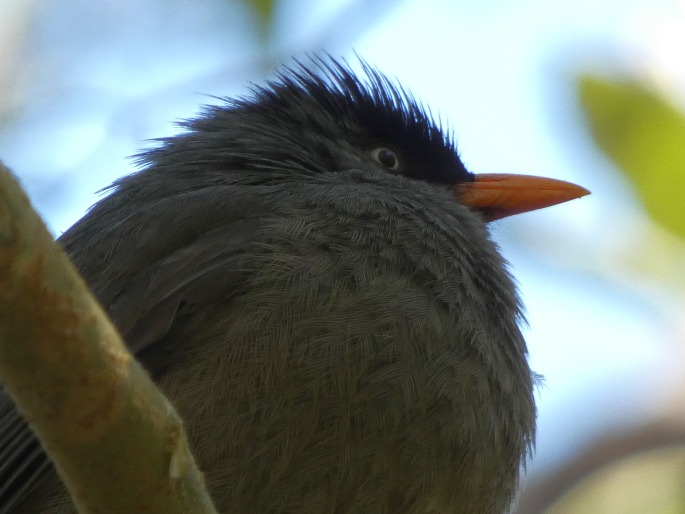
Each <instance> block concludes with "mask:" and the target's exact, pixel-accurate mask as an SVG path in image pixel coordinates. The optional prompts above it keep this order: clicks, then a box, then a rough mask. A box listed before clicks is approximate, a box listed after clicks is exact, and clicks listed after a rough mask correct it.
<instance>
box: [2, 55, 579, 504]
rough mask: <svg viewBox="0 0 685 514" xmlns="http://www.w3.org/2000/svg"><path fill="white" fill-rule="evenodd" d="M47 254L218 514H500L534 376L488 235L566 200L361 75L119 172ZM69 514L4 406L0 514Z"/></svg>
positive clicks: (305, 80) (329, 74)
mask: <svg viewBox="0 0 685 514" xmlns="http://www.w3.org/2000/svg"><path fill="white" fill-rule="evenodd" d="M137 159H138V160H137V163H138V166H139V169H138V170H136V171H135V172H133V173H131V174H129V175H126V176H124V177H123V178H120V179H118V180H116V181H115V182H114V183H113V184H112V185H111V186H110V187H109V188H108V189H107V195H106V196H104V198H102V199H100V200H99V201H98V202H97V203H96V204H95V205H94V206H93V207H92V208H91V209H90V210H89V211H88V212H87V214H86V215H85V216H84V217H83V218H82V219H81V220H80V221H78V222H76V223H75V224H74V225H73V226H72V227H71V228H70V229H68V230H67V231H66V232H65V233H64V234H62V235H61V236H60V237H59V238H58V243H59V244H60V245H61V246H62V248H63V249H64V250H65V251H66V253H67V254H68V255H69V256H70V258H71V260H72V262H73V264H74V265H75V267H76V269H77V270H78V271H79V273H80V274H81V275H82V276H83V277H84V279H85V280H86V282H87V284H88V285H89V287H90V289H91V291H92V292H93V294H94V295H95V297H96V298H97V299H98V301H99V302H100V303H101V305H102V306H103V308H104V309H105V311H106V312H107V314H108V315H109V317H110V319H111V320H112V322H113V324H114V325H115V327H116V328H117V329H118V331H119V332H120V334H121V335H122V337H123V338H124V340H125V341H126V344H127V346H128V348H129V349H130V350H131V352H132V353H133V354H134V355H135V356H136V358H137V359H138V360H139V361H140V362H141V363H142V364H143V365H144V366H145V368H146V369H147V371H148V372H149V373H150V375H151V377H152V378H153V379H154V380H155V382H156V383H157V385H158V386H159V388H160V389H161V390H162V392H163V393H164V394H165V395H166V396H167V398H169V399H170V401H171V402H172V404H173V405H174V406H175V407H176V409H177V410H178V412H179V413H180V415H181V417H182V419H183V420H184V425H185V428H186V430H187V433H188V438H189V442H190V447H191V450H192V451H193V453H194V455H195V457H196V459H197V462H198V466H199V467H200V469H201V471H202V472H203V474H204V476H205V480H206V484H207V487H208V490H209V492H210V495H211V497H212V499H213V501H214V502H215V505H216V507H217V509H218V510H219V511H220V512H231V513H302V514H308V513H312V514H313V513H350V514H356V513H373V514H385V513H387V514H390V513H393V514H397V513H464V514H469V513H474V514H475V513H478V514H501V513H504V512H507V511H508V509H509V508H510V505H511V504H512V501H514V499H515V496H516V491H517V487H518V483H519V480H520V473H521V469H522V467H523V466H525V464H526V462H527V461H528V460H529V458H530V455H531V454H532V451H533V447H534V440H535V429H536V406H535V401H534V388H535V385H536V382H537V375H536V374H535V373H534V372H533V371H532V370H531V368H530V366H529V363H528V351H527V348H526V343H525V340H524V337H523V335H522V332H521V324H522V323H523V322H524V314H523V307H522V304H521V300H520V298H519V295H518V293H517V289H516V284H515V282H514V279H513V277H512V275H511V272H510V271H509V265H508V264H507V262H506V261H505V259H504V257H503V256H502V254H501V252H500V250H499V248H498V246H497V245H496V243H495V242H494V241H493V239H492V237H491V235H490V231H489V223H491V222H492V221H495V220H499V219H502V218H504V217H506V216H510V215H513V214H519V213H522V212H527V211H530V210H533V209H538V208H543V207H547V206H551V205H554V204H557V203H561V202H564V201H567V200H571V199H575V198H579V197H581V196H584V195H586V194H588V193H589V192H588V191H587V190H586V189H584V188H582V187H580V186H576V185H574V184H570V183H568V182H564V181H560V180H553V179H547V178H542V177H533V176H526V175H506V174H475V173H472V172H470V171H469V170H467V168H466V167H465V165H464V163H463V162H462V160H461V158H460V156H459V153H458V151H457V147H456V143H455V139H454V137H453V135H452V132H451V131H450V130H449V129H448V128H446V127H444V126H443V124H442V122H440V121H436V119H435V117H433V116H432V115H431V111H430V110H429V109H428V108H426V107H424V105H423V104H422V103H421V102H420V101H418V100H417V99H416V98H415V97H414V96H413V95H412V94H411V93H410V92H409V91H408V90H406V89H405V88H404V87H403V86H402V85H401V84H399V83H398V82H397V81H396V80H394V79H390V78H388V77H387V76H386V75H384V74H383V73H381V72H380V71H378V69H377V68H375V67H373V66H371V65H370V64H368V63H367V62H366V61H364V60H363V59H361V58H359V62H358V63H354V64H350V63H349V62H348V61H346V60H341V59H335V58H333V57H331V56H328V55H327V56H324V57H316V56H313V57H310V58H309V60H307V61H303V60H299V61H296V62H295V64H292V65H288V66H285V67H284V68H282V70H281V71H280V72H278V73H277V74H276V75H275V78H273V79H271V80H270V81H267V82H266V83H264V84H263V85H252V87H251V89H250V91H249V93H247V94H245V95H244V96H241V97H238V98H222V99H220V103H219V104H217V105H211V106H206V107H204V109H203V110H202V111H201V112H200V114H198V115H197V116H196V117H195V118H192V119H190V120H187V121H184V122H182V123H181V132H180V133H179V134H177V135H175V136H172V137H168V138H164V139H161V140H158V142H157V144H156V145H154V147H153V148H151V149H148V150H146V151H143V152H142V153H141V154H139V155H138V156H137ZM25 512H30V513H56V514H66V513H71V512H75V508H74V506H73V504H72V502H71V500H70V499H69V496H68V494H67V492H66V490H65V488H64V486H63V485H62V483H61V481H60V480H59V478H58V476H57V474H56V472H55V471H54V469H53V467H52V465H51V464H50V461H49V458H48V457H47V455H46V454H45V452H44V451H43V449H42V448H41V446H40V443H39V442H38V441H37V439H36V437H35V436H34V435H33V433H32V432H31V429H30V427H29V425H28V424H27V423H26V422H25V421H24V420H23V419H22V417H21V414H20V413H19V411H18V409H17V407H16V406H15V405H14V404H13V402H12V400H11V399H10V397H9V396H8V395H7V393H6V392H4V391H2V390H0V513H1V514H15V513H25Z"/></svg>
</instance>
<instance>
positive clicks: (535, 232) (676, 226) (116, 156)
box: [0, 0, 685, 514]
mask: <svg viewBox="0 0 685 514" xmlns="http://www.w3.org/2000/svg"><path fill="white" fill-rule="evenodd" d="M322 51H326V52H328V53H330V54H331V55H333V56H335V57H343V58H347V59H349V60H350V61H354V59H355V56H354V52H357V53H358V54H359V55H360V56H362V57H363V58H364V59H366V60H367V61H368V62H369V63H371V64H372V65H375V66H377V67H378V68H379V69H380V70H382V71H383V72H384V73H386V74H388V75H389V76H391V77H395V78H397V80H399V81H400V82H401V83H402V84H403V85H404V86H406V87H407V88H408V89H409V90H411V91H412V92H413V93H414V94H415V96H416V97H417V98H420V99H421V100H422V102H423V103H424V104H426V105H428V106H430V108H431V110H432V111H433V112H434V113H436V114H439V115H440V117H441V119H443V120H448V123H449V126H450V127H451V130H452V131H453V132H454V134H455V137H456V140H457V143H458V147H459V150H460V153H461V156H462V158H463V160H464V162H465V163H466V165H467V166H468V167H469V168H470V169H471V170H472V171H475V172H511V173H525V174H534V175H545V176H549V177H555V178H561V179H565V180H570V181H573V182H577V183H579V184H581V185H583V186H585V187H587V188H588V189H590V190H591V191H592V192H593V194H592V196H590V197H586V198H584V199H582V200H579V201H574V202H571V203H569V204H565V205H562V206H557V207H554V208H551V209H546V210H543V211H538V212H533V213H529V214H525V215H522V216H518V217H515V218H511V219H507V220H504V221H500V222H497V223H494V224H493V225H492V232H493V237H494V238H495V239H496V240H497V241H498V243H499V244H500V245H501V246H502V250H503V252H504V254H505V256H506V257H507V259H509V261H510V262H511V265H512V267H513V270H514V273H515V275H516V277H517V279H518V281H519V283H520V288H521V293H522V296H523V298H524V302H525V304H526V307H527V313H528V322H529V326H528V327H526V329H525V331H526V337H527V340H528V343H529V348H530V359H531V364H532V366H533V368H534V369H535V370H536V371H537V372H538V373H540V374H542V375H544V377H545V381H544V383H543V385H542V386H541V387H540V388H539V389H538V391H537V400H538V405H539V435H538V442H537V450H536V453H535V455H534V457H533V459H532V460H531V462H530V464H529V465H528V468H527V472H526V476H525V479H524V480H523V483H522V491H521V494H520V498H519V501H518V505H517V509H518V510H517V512H518V513H525V514H528V513H539V512H552V513H557V514H560V513H578V512H580V513H585V512H588V513H685V373H683V369H684V367H685V366H684V364H685V267H684V266H683V264H684V263H685V245H684V244H683V237H685V114H684V113H685V57H683V56H684V55H685V1H684V0H679V1H677V0H601V1H598V0H593V1H590V0H555V1H549V0H518V1H516V2H513V1H507V0H480V1H479V2H474V1H465V0H460V1H455V0H444V1H438V0H434V1H427V0H422V1H419V0H405V1H389V0H366V1H364V0H326V1H323V0H318V1H316V0H281V1H277V0H275V1H266V0H261V1H257V0H253V1H248V0H243V1H240V0H146V1H142V2H141V1H140V0H135V1H134V0H100V1H99V2H92V1H90V0H60V1H59V2H51V1H47V0H0V159H2V160H3V161H4V162H5V163H6V164H7V165H8V166H10V167H11V168H12V169H13V170H14V172H15V173H16V174H17V175H18V177H19V178H20V180H21V181H22V183H23V185H24V187H25V188H26V190H27V191H28V193H29V195H30V196H31V198H32V200H33V202H34V205H35V206H36V208H37V209H38V210H39V212H40V213H41V214H42V215H43V217H44V218H45V219H46V221H47V223H48V225H49V227H50V228H51V230H52V231H53V233H54V234H55V235H59V234H60V233H61V232H62V231H64V230H65V229H66V228H68V227H69V226H70V225H71V224H72V223H73V222H74V221H76V220H77V219H78V218H79V217H80V216H82V215H83V213H84V212H85V210H86V209H87V208H88V206H90V205H91V204H92V203H94V202H95V201H96V200H97V199H98V198H99V196H98V195H97V193H96V192H97V191H98V190H99V189H101V188H103V187H105V186H107V185H108V184H109V183H110V182H112V180H114V179H115V178H117V177H119V176H121V175H123V174H127V173H131V172H132V171H135V167H134V165H133V163H132V161H131V160H130V159H128V156H130V155H132V154H135V153H136V152H137V151H139V150H140V149H142V148H145V147H146V146H147V147H149V146H150V145H152V144H153V143H151V142H149V141H146V140H150V139H152V138H157V137H163V136H169V135H172V134H174V133H175V132H177V130H178V129H177V128H176V127H175V126H174V121H178V120H180V119H183V118H187V117H190V116H193V115H194V114H195V113H197V111H198V107H199V106H200V105H201V104H204V103H217V102H218V100H217V99H216V98H215V97H216V96H219V97H221V96H235V95H240V94H246V93H247V92H248V87H249V83H250V82H263V81H264V80H265V79H266V78H268V77H271V76H272V74H273V72H274V70H276V69H277V68H278V67H279V66H280V65H281V64H283V63H286V64H287V63H291V64H292V58H293V57H300V58H302V57H304V56H305V55H306V54H307V53H312V52H322Z"/></svg>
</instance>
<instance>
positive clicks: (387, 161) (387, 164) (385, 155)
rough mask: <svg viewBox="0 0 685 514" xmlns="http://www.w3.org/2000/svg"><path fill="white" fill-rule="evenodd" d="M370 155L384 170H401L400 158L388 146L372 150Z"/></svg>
mask: <svg viewBox="0 0 685 514" xmlns="http://www.w3.org/2000/svg"><path fill="white" fill-rule="evenodd" d="M369 155H370V156H371V158H372V159H373V160H374V161H375V162H377V163H378V164H380V165H381V166H383V167H384V168H388V169H389V170H392V171H397V170H398V169H400V158H399V157H398V156H397V153H396V152H395V151H394V150H391V149H390V148H388V147H387V146H378V147H376V148H372V149H371V151H370V152H369Z"/></svg>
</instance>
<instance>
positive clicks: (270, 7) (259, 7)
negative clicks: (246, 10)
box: [247, 0, 274, 37]
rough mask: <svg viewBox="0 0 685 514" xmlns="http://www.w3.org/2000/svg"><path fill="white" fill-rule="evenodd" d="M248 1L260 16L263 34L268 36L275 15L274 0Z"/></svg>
mask: <svg viewBox="0 0 685 514" xmlns="http://www.w3.org/2000/svg"><path fill="white" fill-rule="evenodd" d="M247 3H248V5H249V6H250V7H252V10H253V11H254V12H255V13H256V14H257V17H258V18H259V25H260V29H261V31H262V34H263V35H264V36H265V37H267V36H268V35H269V33H270V31H271V24H272V21H273V15H274V1H273V0H247Z"/></svg>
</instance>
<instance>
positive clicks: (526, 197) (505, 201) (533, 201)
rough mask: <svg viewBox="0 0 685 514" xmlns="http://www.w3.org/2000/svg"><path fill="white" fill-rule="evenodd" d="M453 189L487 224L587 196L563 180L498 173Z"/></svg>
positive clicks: (476, 178)
mask: <svg viewBox="0 0 685 514" xmlns="http://www.w3.org/2000/svg"><path fill="white" fill-rule="evenodd" d="M454 190H455V193H456V194H457V197H458V198H459V200H460V201H461V202H462V203H463V204H464V205H466V206H468V207H471V208H472V209H474V210H477V211H481V212H482V213H483V214H484V215H485V217H486V219H487V221H494V220H498V219H501V218H506V217H507V216H512V215H514V214H520V213H522V212H528V211H534V210H535V209H542V208H543V207H550V206H552V205H556V204H558V203H563V202H568V201H569V200H574V199H576V198H580V197H582V196H585V195H589V194H590V191H588V190H587V189H585V188H584V187H580V186H577V185H575V184H571V183H570V182H564V181H563V180H554V179H551V178H544V177H533V176H530V175H506V174H501V173H492V174H480V175H476V176H475V180H474V181H473V182H462V183H461V184H459V185H457V186H455V188H454Z"/></svg>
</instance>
